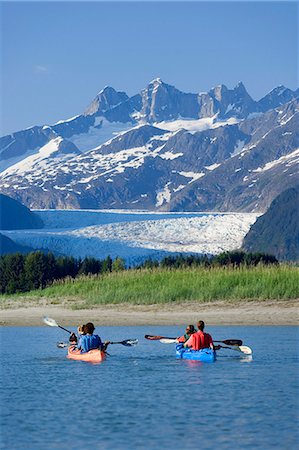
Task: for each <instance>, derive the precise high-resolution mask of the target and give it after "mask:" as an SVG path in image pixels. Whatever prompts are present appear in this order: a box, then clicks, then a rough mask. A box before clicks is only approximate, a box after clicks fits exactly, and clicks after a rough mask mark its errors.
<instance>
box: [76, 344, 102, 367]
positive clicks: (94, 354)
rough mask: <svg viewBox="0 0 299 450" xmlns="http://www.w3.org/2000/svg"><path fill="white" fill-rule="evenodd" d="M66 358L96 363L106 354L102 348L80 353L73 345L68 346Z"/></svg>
mask: <svg viewBox="0 0 299 450" xmlns="http://www.w3.org/2000/svg"><path fill="white" fill-rule="evenodd" d="M67 358H69V359H75V360H77V361H88V362H93V363H98V362H101V361H104V360H105V359H106V354H105V352H103V351H102V350H96V349H95V350H89V352H87V353H81V352H80V350H77V349H76V347H75V346H74V345H71V346H70V347H69V348H68V353H67Z"/></svg>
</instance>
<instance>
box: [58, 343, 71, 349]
mask: <svg viewBox="0 0 299 450" xmlns="http://www.w3.org/2000/svg"><path fill="white" fill-rule="evenodd" d="M56 346H57V347H58V348H65V347H68V346H69V344H67V343H66V342H57V343H56Z"/></svg>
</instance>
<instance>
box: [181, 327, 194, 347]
mask: <svg viewBox="0 0 299 450" xmlns="http://www.w3.org/2000/svg"><path fill="white" fill-rule="evenodd" d="M196 331H197V330H196V328H195V326H194V325H188V326H187V328H186V331H185V334H183V336H180V337H178V338H177V342H178V343H179V344H184V343H185V342H186V341H188V339H189V338H190V336H192V334H194V333H196Z"/></svg>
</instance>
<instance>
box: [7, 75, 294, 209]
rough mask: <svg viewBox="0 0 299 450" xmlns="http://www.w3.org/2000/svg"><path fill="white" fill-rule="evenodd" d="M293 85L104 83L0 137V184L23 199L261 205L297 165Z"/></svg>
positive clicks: (286, 183)
mask: <svg viewBox="0 0 299 450" xmlns="http://www.w3.org/2000/svg"><path fill="white" fill-rule="evenodd" d="M298 111H299V104H298V90H296V91H291V90H290V89H287V88H284V87H283V86H279V87H278V88H275V89H273V90H272V91H271V92H270V93H269V94H267V95H266V96H265V97H263V98H262V99H261V100H259V101H254V100H253V99H252V98H251V97H250V95H249V94H248V93H247V91H246V89H245V87H244V85H243V84H242V83H239V84H238V85H237V86H236V87H235V88H234V89H228V88H227V87H226V86H224V85H220V86H217V87H215V88H213V89H211V90H210V91H209V92H206V93H200V94H190V93H183V92H181V91H179V90H178V89H176V88H175V87H174V86H170V85H168V84H166V83H163V82H162V80H161V79H156V80H153V81H152V82H151V83H149V85H148V86H147V87H146V88H145V89H144V90H143V91H142V92H141V93H140V94H136V95H134V96H132V97H129V96H128V95H127V94H126V93H124V92H117V91H116V90H114V89H113V88H111V87H105V88H104V89H103V90H102V91H100V92H99V94H98V95H97V96H96V97H95V99H94V100H93V101H92V102H91V104H90V105H89V106H88V108H87V109H86V110H85V112H84V113H83V114H81V115H79V116H76V117H74V118H71V119H68V120H65V121H60V122H58V123H56V124H54V125H52V126H48V125H44V126H42V127H33V128H31V129H28V130H24V131H19V132H16V133H13V134H12V135H10V136H4V137H3V138H1V139H0V155H1V163H0V167H2V171H1V173H0V190H1V192H3V193H5V194H7V195H10V196H12V197H14V198H16V199H18V200H20V201H21V202H22V203H24V204H26V205H27V206H29V207H31V208H94V209H104V208H107V209H110V208H124V209H151V210H155V209H156V210H173V211H185V210H186V211H209V210H211V211H216V210H218V211H233V210H234V211H248V212H251V211H253V212H258V211H260V212H261V211H265V210H266V209H267V207H268V206H269V204H270V203H271V201H272V199H273V198H274V197H276V196H277V195H278V194H279V193H280V192H281V191H282V190H285V189H287V188H289V187H292V186H293V184H294V183H295V181H296V177H297V172H298V160H299V156H298V148H299V145H298V144H299V136H298V128H299V127H298V117H299V116H298Z"/></svg>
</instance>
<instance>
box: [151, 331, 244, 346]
mask: <svg viewBox="0 0 299 450" xmlns="http://www.w3.org/2000/svg"><path fill="white" fill-rule="evenodd" d="M144 337H145V339H149V340H150V341H160V339H172V340H173V341H174V342H175V340H176V338H174V337H167V336H152V335H150V334H146V335H145V336H144ZM214 342H221V343H222V344H225V345H242V344H243V342H242V341H241V340H240V339H225V340H224V341H214Z"/></svg>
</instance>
